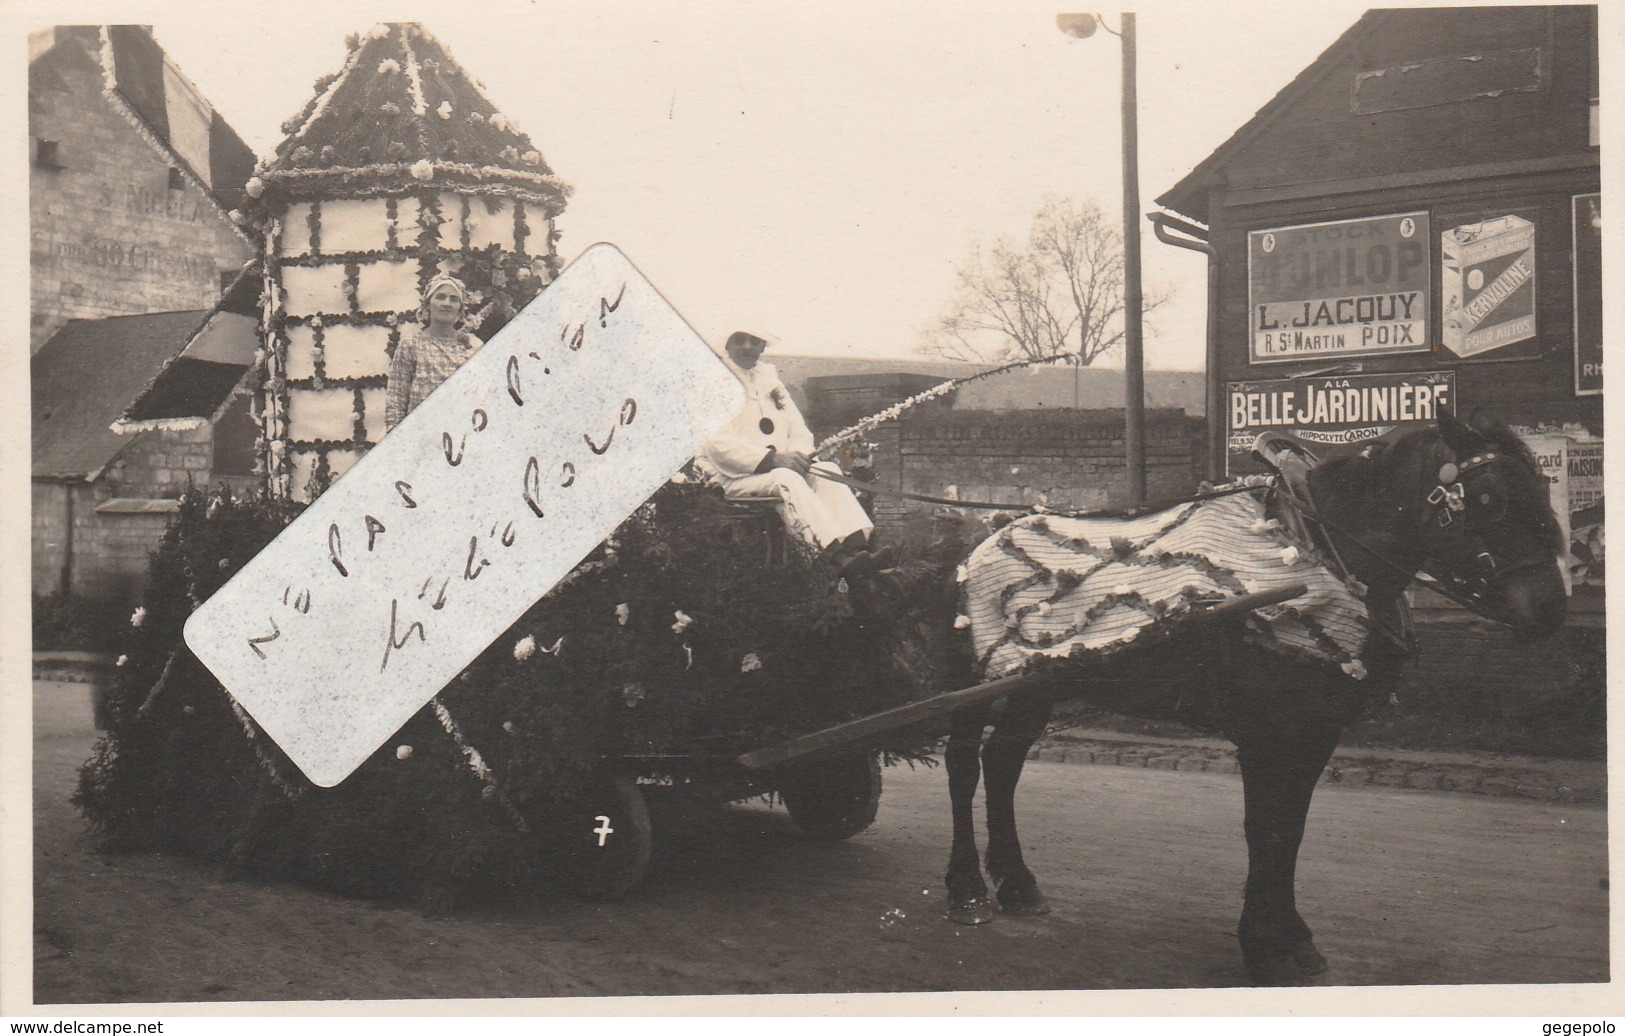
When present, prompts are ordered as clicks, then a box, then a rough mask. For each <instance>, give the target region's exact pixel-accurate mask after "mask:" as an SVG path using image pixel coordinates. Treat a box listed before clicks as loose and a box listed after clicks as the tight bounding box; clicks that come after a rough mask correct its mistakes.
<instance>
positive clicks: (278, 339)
mask: <svg viewBox="0 0 1625 1036" xmlns="http://www.w3.org/2000/svg"><path fill="white" fill-rule="evenodd" d="M402 196H404V195H401V194H399V193H397V195H396V196H395V197H396V198H398V197H402ZM415 197H416V199H417V201H418V218H417V227H418V234H417V239H416V242H415V244H413V245H410V246H407V247H404V248H403V247H402V246H401V243H400V241H399V239H398V237H397V236H396V217H397V216H398V214H399V209H398V206H395V207H394V208H393V210H389V209H386V213H388V214H389V215H390V219H389V220H388V226H389V233H390V235H391V237H392V238H394V240H392V241H389V242H387V243H388V244H389V245H390V246H391V247H388V248H385V249H371V250H352V251H348V252H343V253H332V254H322V253H320V251H319V248H320V242H321V233H322V208H321V203H320V202H319V201H317V202H313V203H312V205H311V209H310V212H309V214H308V215H307V217H306V221H307V226H308V228H309V231H310V236H311V240H312V245H313V248H312V251H311V253H310V254H307V255H302V256H292V257H288V258H286V259H282V258H280V257H279V258H278V259H277V261H275V262H267V264H266V265H267V268H268V269H270V268H272V267H274V268H275V270H274V273H273V274H272V280H273V282H274V284H275V285H276V286H280V284H281V277H282V267H283V266H299V267H314V266H329V265H335V264H338V265H342V266H343V268H344V280H343V286H344V294H345V308H346V310H347V312H342V313H330V314H320V313H318V314H308V315H305V314H299V315H290V314H288V313H287V311H286V309H285V307H283V306H278V307H276V308H275V309H274V310H273V312H272V314H271V317H270V320H271V326H272V327H273V328H274V331H273V333H272V334H271V335H269V336H268V337H269V339H270V340H271V341H272V342H273V343H274V346H273V348H272V350H270V352H271V353H274V354H275V355H274V356H270V355H268V357H267V361H266V367H267V373H268V375H269V376H268V377H267V378H266V379H265V382H266V384H267V385H268V386H272V387H273V391H274V392H276V393H279V396H278V398H277V399H276V401H275V402H274V403H273V404H272V405H271V406H270V407H269V408H268V410H267V415H268V416H269V418H270V422H271V425H270V426H271V427H272V428H273V434H272V435H271V436H270V437H269V439H268V445H267V447H266V449H265V454H266V457H267V463H266V465H265V467H266V470H267V471H268V472H272V473H273V475H274V477H273V478H271V479H270V481H269V484H270V485H271V486H272V487H273V491H274V492H276V493H279V494H280V493H287V492H290V491H293V487H292V486H291V483H290V482H289V480H290V479H291V477H292V467H291V465H292V459H293V458H292V455H294V454H310V453H314V454H316V455H317V456H316V457H315V464H316V468H315V471H313V473H312V475H313V477H312V479H311V480H310V483H308V484H307V486H306V489H307V490H308V489H310V488H315V489H318V490H319V489H322V488H325V486H326V484H327V482H328V481H329V480H330V477H331V463H330V461H329V460H328V458H327V456H326V455H327V452H328V451H329V450H332V449H346V450H349V449H363V450H365V449H367V448H369V446H370V443H369V442H368V441H367V438H366V427H367V426H366V397H365V395H364V394H363V392H362V391H361V390H363V389H376V388H380V387H384V386H386V385H387V384H388V378H387V376H385V375H377V374H371V375H348V376H344V377H336V378H334V377H329V376H328V371H327V362H326V337H327V336H326V328H327V327H328V326H329V325H332V326H350V327H384V328H387V329H388V339H387V342H386V344H385V353H386V355H388V356H393V355H394V353H395V350H396V349H397V348H399V345H400V336H401V324H402V322H403V321H410V320H413V319H415V315H416V313H415V310H414V311H398V310H363V309H362V308H361V306H362V300H361V298H360V290H361V285H360V274H361V267H362V265H363V264H366V263H373V262H378V261H398V260H399V259H400V258H401V257H402V256H403V255H404V256H408V257H410V256H413V255H415V256H416V258H417V261H418V268H417V282H418V292H419V294H420V295H421V293H422V291H423V290H424V288H425V286H426V285H427V284H428V282H429V280H430V279H432V278H433V277H434V276H435V275H436V274H438V273H439V272H440V270H441V269H443V268H446V267H448V266H450V267H451V268H453V269H454V270H455V272H456V273H457V275H458V276H459V277H460V278H461V279H462V280H463V281H464V282H465V284H467V286H468V290H469V299H468V301H469V303H470V305H471V306H472V307H477V308H474V309H473V310H472V312H470V314H469V316H468V318H467V320H466V322H465V327H466V328H467V329H468V330H470V331H478V332H482V333H483V334H484V336H485V337H489V336H490V335H491V334H493V333H495V331H497V330H500V328H501V326H502V324H503V323H505V322H506V319H507V318H508V317H511V316H512V314H514V313H516V312H518V310H519V309H521V308H523V306H524V305H525V303H527V302H529V301H530V299H531V298H533V297H534V296H535V295H536V293H537V292H539V291H540V290H541V289H542V287H544V286H545V285H546V283H548V282H549V281H550V280H551V277H552V275H553V267H554V265H555V264H556V262H557V255H556V253H553V252H551V251H550V252H549V254H547V255H544V256H541V257H537V258H540V259H541V260H542V262H541V266H542V270H543V271H544V272H543V273H537V271H536V270H535V269H534V268H533V265H534V263H535V260H534V259H532V258H531V257H529V256H527V255H526V254H525V253H523V252H520V251H508V250H506V249H504V248H502V247H501V245H499V244H495V243H493V244H491V245H488V246H486V247H484V248H480V249H473V248H469V247H466V246H467V245H468V244H469V243H471V241H472V238H471V236H470V235H471V228H470V222H471V220H470V219H469V216H470V215H471V214H472V211H471V199H470V197H469V196H468V195H461V196H460V197H459V199H458V204H460V205H461V206H462V208H463V210H464V213H465V215H464V218H463V220H462V225H463V226H462V241H461V242H460V243H461V244H463V245H464V246H465V247H463V248H461V249H453V250H448V249H445V248H443V247H442V246H441V243H440V236H441V235H440V228H441V226H442V225H443V223H444V218H443V216H442V209H441V199H440V195H439V193H438V192H436V191H432V190H425V191H421V192H419V193H417V194H416V195H415ZM391 201H392V204H393V201H394V199H391ZM516 208H517V203H516ZM514 220H515V235H516V240H517V238H518V234H519V227H520V225H521V224H520V217H519V216H518V215H517V214H516V215H515V217H514ZM525 231H526V233H527V234H528V226H526V228H525ZM284 290H285V289H280V287H276V288H274V290H273V293H274V294H275V295H276V297H277V298H278V299H280V298H281V297H282V293H283V291H284ZM295 327H308V328H310V329H311V335H312V353H313V357H312V367H313V373H312V375H311V376H309V377H304V378H289V377H287V376H286V373H285V357H286V355H287V350H288V348H289V347H290V345H291V339H290V337H289V335H288V331H289V329H291V328H295ZM273 367H274V369H275V373H274V374H272V373H271V371H272V369H273ZM323 389H350V390H351V393H352V396H351V399H352V415H353V418H352V429H353V431H352V435H351V437H350V438H348V439H295V438H293V437H292V435H291V434H290V432H291V430H290V429H289V428H288V427H287V423H286V420H285V416H283V415H286V413H287V411H288V395H289V393H291V392H293V391H299V390H323ZM266 424H267V422H266V420H264V419H262V422H261V426H262V429H263V428H265V427H266ZM317 472H320V473H321V474H320V477H317Z"/></svg>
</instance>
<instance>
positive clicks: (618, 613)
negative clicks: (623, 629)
mask: <svg viewBox="0 0 1625 1036" xmlns="http://www.w3.org/2000/svg"><path fill="white" fill-rule="evenodd" d="M631 618H632V606H631V605H630V604H627V603H626V602H625V601H622V602H621V603H620V604H617V605H616V606H615V621H616V622H618V623H620V624H621V625H622V626H625V625H626V623H627V620H629V619H631Z"/></svg>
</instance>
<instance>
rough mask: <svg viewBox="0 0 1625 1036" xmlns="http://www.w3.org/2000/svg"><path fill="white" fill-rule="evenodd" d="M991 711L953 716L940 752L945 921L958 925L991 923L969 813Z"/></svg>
mask: <svg viewBox="0 0 1625 1036" xmlns="http://www.w3.org/2000/svg"><path fill="white" fill-rule="evenodd" d="M991 711H992V705H991V704H984V705H976V706H972V707H970V708H967V709H961V710H960V711H958V712H956V713H954V714H953V718H952V720H951V726H950V727H949V734H948V747H947V748H946V749H945V750H944V752H943V757H944V761H945V763H946V765H947V768H948V796H949V798H950V799H951V800H952V802H953V818H954V845H953V849H952V851H951V852H950V853H949V854H948V874H947V882H948V919H949V920H950V921H956V922H958V923H959V924H985V923H986V922H988V921H991V920H993V906H992V904H991V903H990V902H989V901H988V898H987V883H986V882H984V881H983V880H982V868H981V865H980V863H979V862H978V861H977V858H976V817H975V815H974V813H972V811H971V803H972V801H973V800H974V799H975V798H976V785H977V783H978V782H979V781H980V780H981V779H982V764H981V753H982V728H983V727H985V726H986V725H987V719H988V715H989V713H990V712H991Z"/></svg>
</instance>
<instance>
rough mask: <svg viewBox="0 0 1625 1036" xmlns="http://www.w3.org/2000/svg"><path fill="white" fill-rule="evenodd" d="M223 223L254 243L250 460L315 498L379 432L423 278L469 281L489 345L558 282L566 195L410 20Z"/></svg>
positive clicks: (308, 121) (319, 88)
mask: <svg viewBox="0 0 1625 1036" xmlns="http://www.w3.org/2000/svg"><path fill="white" fill-rule="evenodd" d="M348 43H349V54H348V56H347V58H346V60H345V63H344V66H343V67H342V68H341V69H340V70H339V71H338V72H337V73H334V74H332V75H329V76H325V77H323V78H322V79H320V80H318V81H317V83H316V93H315V96H314V97H312V98H311V100H310V101H309V102H308V103H307V104H306V105H305V107H304V109H303V110H302V111H300V112H299V114H297V115H296V116H294V117H293V118H292V119H290V120H288V122H286V123H284V124H283V127H282V129H283V132H284V133H285V134H286V137H285V138H284V139H283V141H282V142H281V144H279V145H278V147H277V149H276V151H275V153H274V154H273V155H272V156H271V157H269V158H268V159H265V160H264V161H262V162H261V163H260V165H259V166H258V168H256V170H255V173H254V177H253V178H252V179H251V180H249V182H248V185H247V191H246V194H247V201H246V202H245V204H244V206H243V208H242V209H240V210H239V211H238V212H236V213H234V218H236V219H237V220H238V221H239V222H241V223H244V224H246V225H249V226H251V227H252V228H254V229H255V230H257V231H258V233H259V235H260V236H261V238H262V240H263V248H264V253H263V260H264V261H263V263H262V270H261V273H262V276H263V278H264V290H263V292H262V295H261V306H262V330H263V334H264V338H263V347H262V348H261V349H260V350H258V352H257V353H256V355H255V363H254V371H255V374H254V377H255V381H254V383H253V384H254V387H255V389H256V391H255V414H256V417H257V419H258V422H259V429H260V435H259V441H258V448H259V461H258V463H259V465H261V470H263V472H264V475H265V480H266V487H267V490H268V492H269V493H270V494H271V495H272V496H273V497H280V498H285V499H287V498H291V499H295V500H306V499H314V498H315V497H316V496H317V495H318V494H319V493H320V492H321V491H322V490H323V489H324V488H326V486H327V485H328V484H329V483H330V482H331V481H332V480H333V479H335V478H337V477H338V476H339V475H341V474H343V473H344V472H345V471H346V470H348V469H349V467H350V466H351V465H353V464H354V463H355V462H356V461H357V460H359V459H360V458H361V456H362V455H364V454H365V453H366V451H367V450H368V449H369V448H370V447H371V446H372V444H374V443H376V442H378V441H379V440H380V439H381V438H382V437H383V435H384V400H385V394H386V391H385V390H386V383H387V373H388V370H389V362H390V357H391V356H392V355H393V353H394V350H395V347H396V345H397V344H398V343H399V341H400V339H401V335H402V332H403V330H410V328H411V325H412V323H413V322H414V321H416V320H417V319H418V306H419V302H420V298H421V293H422V290H423V288H424V286H425V285H427V283H428V281H429V280H430V278H432V277H434V276H435V275H436V274H437V273H439V272H449V273H452V274H454V275H455V276H457V277H458V278H460V279H461V280H462V281H463V282H464V283H465V284H467V286H468V288H469V298H468V300H467V303H468V305H467V312H468V316H467V318H466V323H465V328H466V329H467V330H469V331H471V332H473V333H474V334H476V335H479V336H480V337H481V338H489V337H490V336H491V334H493V333H494V332H495V331H496V330H497V329H499V328H500V327H501V325H502V324H504V323H506V322H507V320H508V319H509V318H510V317H511V316H512V315H513V314H514V313H515V312H517V310H518V309H519V308H520V307H522V306H523V305H524V304H525V303H526V302H528V301H530V299H531V298H532V297H534V296H535V295H536V293H537V292H539V291H540V290H541V289H542V288H544V287H545V286H546V285H547V284H548V283H550V282H551V281H552V279H553V278H554V277H556V276H557V274H558V269H559V261H558V255H557V252H556V250H555V245H556V243H557V240H558V236H559V235H558V231H557V229H556V228H555V220H556V219H557V217H558V215H559V214H560V212H562V211H563V209H564V205H565V199H566V198H567V197H568V195H569V187H568V186H567V185H565V184H564V183H562V182H561V181H560V180H559V179H558V178H557V177H556V176H554V175H553V172H552V170H551V169H550V168H548V165H547V163H546V162H545V161H544V160H543V158H542V156H541V153H540V152H539V151H538V150H537V149H536V147H535V146H534V145H533V144H532V143H531V141H530V139H529V138H528V137H527V136H526V135H525V134H524V133H522V132H520V130H519V129H518V128H517V127H516V126H514V124H513V123H512V122H511V121H509V119H508V118H507V117H506V116H504V115H503V114H502V113H501V112H499V111H497V110H496V108H495V106H493V105H492V104H491V102H490V101H489V100H488V99H487V98H486V97H485V94H484V92H483V90H482V89H481V88H480V86H479V84H478V83H477V82H476V81H475V80H473V79H472V78H470V77H469V76H468V75H467V74H466V73H465V72H464V71H463V69H462V68H461V67H460V66H459V65H458V64H457V63H456V61H455V60H453V59H452V57H451V55H450V54H449V53H448V52H447V51H446V49H445V48H444V47H443V46H441V45H440V43H439V42H437V41H436V40H435V39H434V38H433V37H432V36H430V35H429V34H428V33H427V32H426V31H424V30H423V28H422V27H420V26H418V25H416V24H413V23H397V24H389V25H380V26H377V27H375V28H374V29H372V30H371V31H370V32H368V33H367V34H366V35H365V36H353V37H351V38H350V39H349V41H348Z"/></svg>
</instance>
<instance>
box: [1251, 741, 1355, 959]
mask: <svg viewBox="0 0 1625 1036" xmlns="http://www.w3.org/2000/svg"><path fill="white" fill-rule="evenodd" d="M1340 734H1341V728H1340V727H1336V726H1331V725H1316V726H1312V727H1299V728H1296V729H1293V730H1292V731H1291V732H1290V733H1286V732H1277V733H1276V734H1275V735H1274V736H1270V737H1262V736H1255V737H1250V738H1245V739H1243V740H1241V741H1239V742H1238V743H1237V746H1236V747H1237V761H1238V762H1239V763H1240V764H1241V778H1242V787H1243V789H1244V795H1245V799H1246V810H1247V812H1246V820H1245V827H1246V832H1247V887H1246V897H1245V905H1244V906H1243V908H1242V912H1241V924H1240V926H1239V927H1238V929H1237V932H1236V934H1237V936H1238V938H1239V939H1240V941H1241V951H1242V955H1243V957H1244V958H1245V960H1246V963H1247V970H1248V972H1249V973H1250V974H1251V975H1252V977H1253V980H1254V981H1256V982H1259V983H1263V984H1270V985H1280V984H1288V983H1292V982H1296V981H1300V980H1302V979H1304V978H1307V977H1309V976H1311V975H1318V974H1319V973H1321V972H1322V971H1325V970H1326V959H1325V958H1324V957H1322V956H1321V955H1320V951H1319V950H1317V949H1315V941H1314V937H1313V935H1312V934H1311V933H1310V931H1309V926H1308V925H1307V924H1305V923H1304V921H1303V918H1302V917H1300V916H1299V914H1298V907H1297V897H1296V891H1295V885H1296V881H1297V868H1298V847H1299V845H1300V844H1301V843H1302V841H1303V828H1304V821H1305V819H1306V818H1307V817H1308V814H1309V800H1310V797H1311V796H1313V795H1314V792H1315V783H1316V782H1317V781H1318V780H1319V779H1320V774H1321V771H1323V770H1324V769H1325V768H1326V763H1327V761H1328V760H1329V759H1330V758H1331V755H1332V750H1333V749H1334V748H1336V746H1337V740H1338V737H1339V735H1340Z"/></svg>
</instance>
